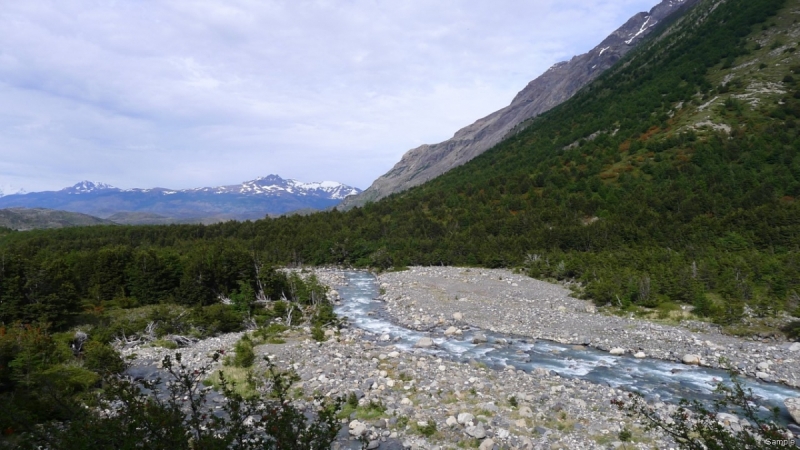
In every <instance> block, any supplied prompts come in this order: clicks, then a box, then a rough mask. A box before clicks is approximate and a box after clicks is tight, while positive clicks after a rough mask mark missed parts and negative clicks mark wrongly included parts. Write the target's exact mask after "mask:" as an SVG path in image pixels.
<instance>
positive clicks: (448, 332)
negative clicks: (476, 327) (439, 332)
mask: <svg viewBox="0 0 800 450" xmlns="http://www.w3.org/2000/svg"><path fill="white" fill-rule="evenodd" d="M456 331H458V328H456V327H450V328H448V329H446V330H444V335H445V336H452V335H454V334H456Z"/></svg>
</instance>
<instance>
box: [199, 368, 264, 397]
mask: <svg viewBox="0 0 800 450" xmlns="http://www.w3.org/2000/svg"><path fill="white" fill-rule="evenodd" d="M220 372H222V373H223V376H224V377H225V380H226V381H227V383H228V386H230V387H231V388H232V389H233V391H234V392H236V393H237V394H239V395H241V396H242V397H243V398H254V397H258V396H259V395H260V394H259V393H258V391H257V387H258V386H257V385H256V382H255V379H254V377H253V371H252V370H251V369H248V368H244V367H225V368H222V369H219V370H217V371H215V372H214V373H212V374H211V375H210V376H209V377H208V378H206V379H205V380H203V384H204V385H206V386H211V387H213V388H214V389H215V390H217V391H219V390H220V387H221V385H222V383H221V378H220Z"/></svg>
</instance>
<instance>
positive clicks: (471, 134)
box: [338, 0, 697, 209]
mask: <svg viewBox="0 0 800 450" xmlns="http://www.w3.org/2000/svg"><path fill="white" fill-rule="evenodd" d="M696 3H697V0H663V1H662V2H661V3H659V4H658V5H656V6H655V7H653V8H652V9H651V10H650V11H649V12H641V13H638V14H636V15H634V16H633V17H631V18H630V19H629V20H628V21H627V22H626V23H625V24H624V25H622V26H621V27H620V28H618V29H617V30H616V31H614V32H613V33H611V35H609V36H608V37H607V38H605V39H604V40H603V41H602V42H601V43H600V44H599V45H597V46H596V47H595V48H593V49H592V50H590V51H589V52H587V53H584V54H582V55H578V56H575V57H573V58H572V59H570V60H569V61H562V62H559V63H557V64H555V65H553V66H552V67H551V68H550V69H548V70H547V71H546V72H545V73H543V74H542V75H540V76H539V77H537V78H536V79H534V80H533V81H531V82H530V83H528V85H527V86H525V88H524V89H522V91H520V92H519V93H518V94H517V95H516V97H514V99H513V100H512V101H511V104H510V105H509V106H507V107H505V108H503V109H501V110H499V111H496V112H494V113H492V114H490V115H488V116H486V117H484V118H482V119H479V120H477V121H475V122H474V123H473V124H471V125H469V126H467V127H464V128H462V129H461V130H459V131H457V132H456V133H455V135H454V136H453V137H452V138H450V139H448V140H446V141H444V142H440V143H438V144H432V145H427V144H425V145H422V146H419V147H417V148H414V149H411V150H409V151H408V152H407V153H406V154H405V155H403V157H402V158H401V160H400V161H399V162H398V163H397V164H395V166H394V167H393V168H392V169H391V170H390V171H389V172H387V173H386V174H384V175H382V176H381V177H379V178H378V179H377V180H375V181H374V182H373V183H372V185H371V186H370V187H369V188H368V189H366V190H365V191H364V192H363V193H361V194H358V195H356V196H352V197H349V198H347V199H345V201H344V202H343V203H342V204H341V205H340V206H339V207H338V208H339V209H349V208H352V207H354V206H362V205H364V204H365V203H367V202H371V201H376V200H379V199H381V198H383V197H386V196H388V195H390V194H393V193H395V192H400V191H403V190H406V189H408V188H411V187H414V186H417V185H420V184H423V183H425V182H426V181H429V180H431V179H433V178H435V177H437V176H439V175H441V174H443V173H445V172H447V171H449V170H450V169H452V168H454V167H457V166H460V165H462V164H464V163H466V162H467V161H469V160H471V159H473V158H475V157H476V156H478V155H480V154H481V153H483V152H485V151H486V150H488V149H490V148H491V147H492V146H494V145H495V144H497V143H499V142H500V141H501V140H503V139H504V138H505V137H506V136H507V135H508V134H509V133H510V132H512V130H513V129H514V127H516V126H518V125H519V124H521V123H522V122H524V121H526V120H528V119H531V118H533V117H536V116H538V115H540V114H542V113H544V112H546V111H548V110H550V109H551V108H553V107H555V106H558V105H559V104H561V103H563V102H564V101H566V100H568V99H569V98H570V97H572V96H573V95H574V94H575V93H576V92H578V91H579V90H580V89H581V88H583V87H584V86H586V85H587V84H589V83H590V82H591V81H592V80H594V79H595V78H597V77H598V76H599V75H600V74H602V73H603V72H604V71H605V70H607V69H609V68H610V67H611V66H613V65H614V64H615V63H616V62H617V61H619V60H620V59H621V58H622V57H623V56H624V55H625V54H627V53H628V52H629V51H630V50H632V49H633V48H635V47H636V46H637V45H638V44H639V43H640V42H641V41H642V40H643V39H644V38H645V37H646V36H647V35H649V34H650V32H651V31H652V30H653V29H654V28H655V27H656V26H657V25H658V24H660V23H661V22H662V21H664V19H666V18H667V17H669V16H670V15H671V14H673V13H676V12H678V13H680V12H683V11H686V10H688V9H689V8H691V7H692V6H694V4H696Z"/></svg>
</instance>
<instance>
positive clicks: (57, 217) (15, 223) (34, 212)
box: [0, 208, 114, 231]
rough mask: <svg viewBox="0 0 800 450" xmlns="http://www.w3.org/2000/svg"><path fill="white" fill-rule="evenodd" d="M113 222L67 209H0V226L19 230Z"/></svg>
mask: <svg viewBox="0 0 800 450" xmlns="http://www.w3.org/2000/svg"><path fill="white" fill-rule="evenodd" d="M113 224H114V222H111V221H109V220H103V219H100V218H97V217H92V216H88V215H86V214H80V213H74V212H68V211H55V210H52V209H44V208H30V209H29V208H8V209H0V227H5V228H11V229H12V230H19V231H25V230H33V229H40V228H64V227H85V226H89V225H113Z"/></svg>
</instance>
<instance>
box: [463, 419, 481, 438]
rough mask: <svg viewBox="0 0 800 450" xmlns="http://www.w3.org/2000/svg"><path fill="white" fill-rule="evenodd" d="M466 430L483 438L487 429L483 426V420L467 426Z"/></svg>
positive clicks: (471, 434)
mask: <svg viewBox="0 0 800 450" xmlns="http://www.w3.org/2000/svg"><path fill="white" fill-rule="evenodd" d="M464 432H465V433H467V434H468V435H469V436H472V437H474V438H475V439H483V438H485V437H486V430H485V429H484V428H483V422H478V423H477V424H476V425H474V426H467V429H466V430H464Z"/></svg>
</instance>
